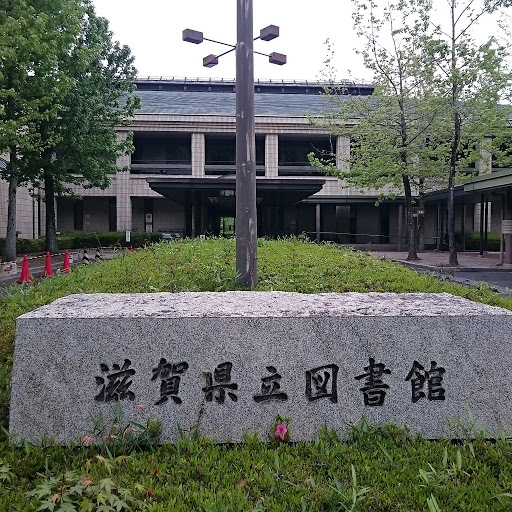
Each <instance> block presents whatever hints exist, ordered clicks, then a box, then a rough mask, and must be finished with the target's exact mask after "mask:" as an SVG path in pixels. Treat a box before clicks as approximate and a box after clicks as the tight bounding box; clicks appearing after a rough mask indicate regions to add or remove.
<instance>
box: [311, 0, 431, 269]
mask: <svg viewBox="0 0 512 512" xmlns="http://www.w3.org/2000/svg"><path fill="white" fill-rule="evenodd" d="M353 3H354V7H355V9H354V11H355V14H354V27H355V29H356V31H357V35H358V36H359V37H361V38H363V39H364V41H365V43H364V47H363V50H362V51H361V52H360V53H361V54H362V56H363V58H364V62H365V65H366V67H367V68H368V69H370V70H371V71H372V72H373V74H374V85H375V89H374V92H373V95H372V96H369V97H350V96H347V95H346V94H344V92H345V91H344V90H340V89H339V88H336V87H332V86H331V87H329V88H328V89H327V93H328V96H329V97H330V98H331V99H332V100H333V101H334V102H335V104H336V110H335V112H334V114H333V115H330V114H327V115H326V117H325V118H324V119H322V120H320V121H319V120H316V123H317V124H318V123H319V124H322V125H323V126H329V127H330V129H331V131H332V132H333V133H335V134H337V135H345V136H348V137H350V139H351V148H350V162H349V164H350V165H349V166H347V168H342V169H340V168H339V167H337V166H336V165H335V162H334V161H333V160H332V159H330V160H329V159H328V158H327V159H326V158H322V157H320V158H318V157H314V156H313V155H311V156H310V161H311V163H312V164H313V165H315V166H316V167H317V168H318V169H320V170H321V171H323V172H325V173H327V174H331V175H334V176H337V177H339V178H340V179H341V180H342V181H343V182H345V183H346V184H348V185H355V186H357V187H361V188H363V189H368V188H376V189H380V188H382V187H386V186H388V190H387V192H385V194H384V195H386V196H394V195H397V194H398V193H400V192H401V191H403V193H404V196H405V208H406V214H407V233H408V257H407V259H408V260H416V259H418V256H417V229H416V223H415V217H414V204H415V195H416V193H417V190H418V187H420V186H424V184H425V178H427V177H430V178H436V177H439V172H438V168H437V166H436V165H434V162H433V161H432V159H431V158H430V148H429V147H428V144H426V141H427V140H428V138H429V134H430V133H433V132H435V127H436V123H437V117H438V110H439V102H438V101H437V100H436V98H435V97H434V96H433V95H432V94H431V90H430V86H431V84H432V81H433V75H434V67H433V63H432V61H431V60H425V59H423V54H422V50H421V48H420V47H419V44H418V42H419V40H420V39H421V37H422V34H424V33H425V30H426V29H427V28H428V26H429V9H430V5H429V2H428V1H424V0H410V1H409V2H405V1H402V0H399V1H398V2H397V3H396V4H392V3H389V4H387V5H386V6H385V7H384V8H381V9H379V7H378V2H376V1H374V0H371V1H369V2H362V1H359V0H354V1H353Z"/></svg>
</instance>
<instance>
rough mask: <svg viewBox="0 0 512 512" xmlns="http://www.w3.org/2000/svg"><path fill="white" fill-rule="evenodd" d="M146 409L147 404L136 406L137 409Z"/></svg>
mask: <svg viewBox="0 0 512 512" xmlns="http://www.w3.org/2000/svg"><path fill="white" fill-rule="evenodd" d="M146 407H147V406H146V404H136V405H135V408H136V409H145V408H146Z"/></svg>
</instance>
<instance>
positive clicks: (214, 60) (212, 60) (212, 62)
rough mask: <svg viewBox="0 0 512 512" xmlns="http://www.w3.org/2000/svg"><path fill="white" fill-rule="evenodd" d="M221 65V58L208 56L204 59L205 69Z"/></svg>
mask: <svg viewBox="0 0 512 512" xmlns="http://www.w3.org/2000/svg"><path fill="white" fill-rule="evenodd" d="M218 63H219V58H218V57H217V55H208V56H206V57H205V58H204V59H203V66H204V67H205V68H213V66H216V65H217V64H218Z"/></svg>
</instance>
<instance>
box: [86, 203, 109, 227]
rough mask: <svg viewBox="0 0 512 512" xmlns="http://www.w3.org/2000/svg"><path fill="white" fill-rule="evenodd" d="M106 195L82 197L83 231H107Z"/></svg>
mask: <svg viewBox="0 0 512 512" xmlns="http://www.w3.org/2000/svg"><path fill="white" fill-rule="evenodd" d="M108 201H109V198H108V197H84V231H108V230H109V209H108Z"/></svg>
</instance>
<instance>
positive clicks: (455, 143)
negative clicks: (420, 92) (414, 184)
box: [446, 0, 461, 266]
mask: <svg viewBox="0 0 512 512" xmlns="http://www.w3.org/2000/svg"><path fill="white" fill-rule="evenodd" d="M455 5H456V2H455V0H451V4H450V8H451V14H452V37H451V46H452V60H451V80H452V98H451V99H452V108H453V109H454V114H453V140H452V147H451V154H450V171H449V173H448V201H447V210H448V219H447V226H446V230H447V231H448V251H449V252H450V256H449V258H448V263H449V264H450V265H451V266H458V265H459V261H458V259H457V247H456V246H455V204H454V196H453V192H454V188H455V172H456V169H457V151H458V149H459V143H460V126H461V118H460V114H459V112H458V110H457V109H458V87H457V85H458V82H457V79H456V71H457V58H456V54H455V46H456V41H457V38H456V35H455V27H456V24H457V20H456V19H455Z"/></svg>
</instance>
